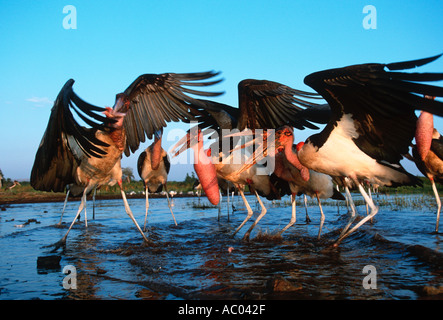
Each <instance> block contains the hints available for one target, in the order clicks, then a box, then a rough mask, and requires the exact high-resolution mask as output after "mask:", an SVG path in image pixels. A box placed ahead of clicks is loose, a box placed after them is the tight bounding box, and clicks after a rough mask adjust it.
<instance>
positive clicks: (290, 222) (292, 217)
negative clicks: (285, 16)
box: [278, 194, 296, 236]
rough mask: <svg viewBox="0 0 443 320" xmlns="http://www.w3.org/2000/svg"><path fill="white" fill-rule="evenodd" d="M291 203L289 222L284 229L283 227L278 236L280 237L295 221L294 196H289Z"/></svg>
mask: <svg viewBox="0 0 443 320" xmlns="http://www.w3.org/2000/svg"><path fill="white" fill-rule="evenodd" d="M291 202H292V215H291V221H289V223H288V224H287V225H286V227H284V228H283V229H282V230H281V231H280V232H279V233H278V235H279V236H281V234H282V233H283V232H285V231H286V230H288V228H289V227H291V226H292V225H293V224H294V223H295V221H296V203H295V194H291Z"/></svg>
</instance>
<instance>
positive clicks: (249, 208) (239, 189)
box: [233, 188, 253, 236]
mask: <svg viewBox="0 0 443 320" xmlns="http://www.w3.org/2000/svg"><path fill="white" fill-rule="evenodd" d="M238 192H239V193H240V195H241V197H242V199H243V202H244V203H245V206H246V209H247V210H248V215H247V216H246V218H245V220H244V221H243V222H242V223H241V225H240V226H239V227H238V228H237V230H235V232H234V234H233V236H235V234H236V233H237V232H239V231H240V229H241V228H242V227H243V226H244V225H245V223H246V222H247V221H248V220H249V219H250V218H251V217H252V214H253V211H252V209H251V206H250V205H249V203H248V201H247V200H246V197H245V195H244V193H243V190H242V189H241V188H238Z"/></svg>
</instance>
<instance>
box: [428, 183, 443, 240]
mask: <svg viewBox="0 0 443 320" xmlns="http://www.w3.org/2000/svg"><path fill="white" fill-rule="evenodd" d="M430 180H431V185H432V190H433V191H434V195H435V200H436V201H437V222H436V224H435V232H438V224H439V223H440V211H441V201H440V196H439V195H438V191H437V187H436V186H435V182H434V179H430Z"/></svg>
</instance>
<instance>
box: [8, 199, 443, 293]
mask: <svg viewBox="0 0 443 320" xmlns="http://www.w3.org/2000/svg"><path fill="white" fill-rule="evenodd" d="M413 197H414V196H411V197H408V196H404V197H402V199H403V200H402V201H401V202H400V204H399V202H398V198H394V197H392V196H391V197H389V196H380V198H378V199H377V201H379V202H380V203H383V205H382V206H381V207H380V212H379V213H378V215H377V216H376V218H375V221H374V223H373V224H367V225H364V226H363V227H362V228H361V229H360V231H358V232H356V233H354V234H353V235H352V236H350V237H349V238H348V239H346V240H344V241H343V242H342V244H341V245H340V246H339V247H337V248H335V247H332V246H331V244H332V243H333V241H334V240H336V239H337V237H338V234H339V230H340V228H342V227H343V226H344V225H345V224H346V221H347V209H346V206H345V204H344V203H343V202H339V203H338V204H339V206H337V202H329V203H326V204H324V206H323V209H324V212H325V215H326V221H325V224H324V227H323V234H322V237H321V239H320V240H318V239H317V233H318V226H319V218H320V214H319V209H318V207H317V206H316V205H315V203H311V204H310V205H309V214H310V218H311V220H312V222H310V223H306V222H305V213H304V212H305V211H304V207H303V206H298V207H297V213H298V215H297V222H296V224H295V225H294V226H293V227H291V228H290V229H289V230H288V231H286V233H284V234H283V237H282V238H276V237H273V236H272V235H273V234H274V233H275V232H276V231H278V230H280V229H281V228H283V227H284V226H285V225H286V224H287V223H288V222H289V220H290V216H291V207H290V206H289V203H288V201H289V198H284V199H283V200H282V201H279V202H276V203H272V202H266V201H265V205H266V207H267V208H268V213H267V215H266V216H265V217H264V218H263V219H262V220H261V221H260V223H259V224H258V226H257V227H256V228H255V229H254V231H253V233H252V234H251V241H250V242H244V241H242V239H241V238H242V236H243V234H244V232H246V230H247V229H248V228H249V226H250V224H251V223H252V221H253V219H255V217H256V216H254V217H253V218H252V219H251V220H250V222H248V223H247V224H246V225H245V227H244V228H243V229H242V230H241V231H240V232H239V234H238V235H236V236H235V237H232V233H233V232H234V230H235V229H236V228H237V226H238V225H239V224H240V223H241V222H242V221H243V219H244V218H245V216H246V211H245V207H244V205H243V204H242V203H241V202H239V200H238V199H235V200H234V205H235V207H236V211H235V212H232V210H230V214H229V220H228V216H227V206H226V197H225V198H223V201H224V203H223V205H222V209H221V217H220V219H218V215H219V210H218V208H214V207H209V208H199V207H198V205H197V204H198V201H197V199H196V198H195V199H194V198H176V199H174V200H173V203H174V213H175V216H176V219H177V222H178V226H175V225H174V224H173V220H172V217H171V214H170V212H169V209H168V207H167V203H166V200H165V199H152V200H151V201H150V209H151V212H150V215H149V230H148V231H147V235H148V237H149V238H150V239H151V240H153V241H154V243H155V244H156V246H147V245H144V244H143V243H142V239H141V236H140V234H139V233H138V231H137V230H136V229H135V227H134V225H133V223H132V221H131V220H130V219H129V218H128V216H127V215H126V214H125V211H124V207H123V203H122V201H121V200H99V201H97V203H96V217H95V219H94V220H92V210H91V203H89V206H88V215H89V219H88V227H87V228H85V225H84V217H83V214H82V220H81V221H80V222H78V223H76V224H75V226H74V228H73V229H72V231H71V233H70V235H69V237H68V241H67V246H66V248H65V250H63V251H61V250H59V251H57V252H55V253H51V252H50V250H51V249H50V248H45V247H44V246H46V245H49V244H51V243H54V242H56V241H57V240H59V239H60V238H61V237H62V236H63V235H64V233H65V232H66V229H67V227H68V225H69V223H70V222H71V219H73V217H74V215H75V213H76V210H77V207H78V204H79V203H78V202H70V203H69V204H68V206H67V211H66V212H65V216H64V221H63V224H62V226H61V227H56V226H55V224H56V223H57V222H58V220H59V217H60V213H61V210H62V205H63V204H62V203H39V204H20V205H10V206H7V207H5V208H4V209H5V210H4V211H0V252H1V255H0V299H2V300H4V299H21V300H29V299H47V300H53V299H167V300H172V299H441V298H442V297H443V295H442V290H441V289H442V288H443V287H442V288H441V287H440V286H443V249H442V245H443V238H442V235H436V234H431V232H432V231H433V228H434V225H435V214H434V210H435V205H434V202H433V199H432V197H429V198H423V197H421V196H415V197H416V198H417V199H418V200H417V201H416V202H418V203H419V204H417V203H416V202H414V201H415V200H414V199H413ZM419 197H420V198H419ZM248 199H249V200H250V203H251V205H252V207H253V208H254V209H255V212H258V211H259V207H258V206H257V205H256V202H255V200H254V198H253V197H248ZM411 199H412V200H413V201H412V202H409V201H410V200H411ZM129 203H130V206H131V208H132V210H133V212H134V214H135V216H136V218H137V220H138V222H139V224H140V225H143V218H144V205H145V203H144V200H143V199H130V200H129ZM201 203H202V204H208V202H207V200H206V201H205V200H203V199H202V200H201ZM231 203H232V201H231ZM423 204H424V205H423ZM358 211H359V213H360V214H361V215H365V214H366V211H365V207H364V206H358ZM48 256H49V257H52V259H53V261H50V262H49V264H47V265H41V264H40V263H39V264H37V260H38V259H43V258H42V257H48ZM49 259H51V258H49ZM367 265H370V266H372V267H370V268H372V269H370V271H367V272H366V273H363V269H364V267H365V266H367ZM66 266H71V267H70V268H75V271H76V273H77V277H76V280H77V281H76V285H77V288H76V289H73V288H71V289H65V288H64V287H63V280H64V279H65V277H67V274H64V273H63V272H62V270H63V268H64V267H66ZM71 275H72V274H71ZM369 276H371V277H369ZM369 279H370V280H369ZM65 280H66V279H65ZM365 280H366V282H365V283H366V284H368V285H369V288H366V289H365V287H364V286H363V283H364V281H365ZM69 284H72V282H69V283H68V284H67V285H68V286H69ZM374 285H376V288H374V287H373V286H374ZM366 287H368V286H366Z"/></svg>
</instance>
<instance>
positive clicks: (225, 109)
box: [185, 99, 240, 132]
mask: <svg viewBox="0 0 443 320" xmlns="http://www.w3.org/2000/svg"><path fill="white" fill-rule="evenodd" d="M198 102H199V104H200V105H202V106H204V107H203V108H202V107H200V105H198V106H197V105H193V106H192V107H193V109H195V110H198V115H197V116H196V117H195V119H193V120H196V121H197V122H198V125H199V127H200V128H201V129H206V128H209V129H213V130H215V131H217V132H219V131H220V130H221V129H231V130H232V129H234V128H236V127H237V121H238V117H239V115H240V109H238V108H234V107H231V106H229V105H227V104H224V103H219V102H215V101H211V100H203V99H198ZM185 122H189V121H185Z"/></svg>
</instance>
